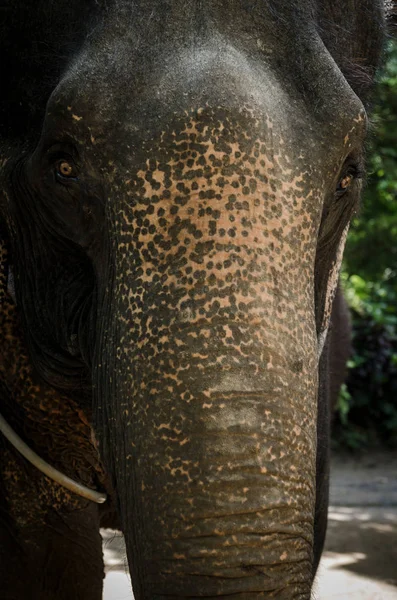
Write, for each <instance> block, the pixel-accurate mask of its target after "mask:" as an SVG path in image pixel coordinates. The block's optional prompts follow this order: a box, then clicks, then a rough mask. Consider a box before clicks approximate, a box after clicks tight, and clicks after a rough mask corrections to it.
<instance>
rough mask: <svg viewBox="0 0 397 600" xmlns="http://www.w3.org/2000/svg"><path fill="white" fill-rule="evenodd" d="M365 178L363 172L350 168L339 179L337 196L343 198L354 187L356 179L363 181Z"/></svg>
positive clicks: (354, 167) (356, 168)
mask: <svg viewBox="0 0 397 600" xmlns="http://www.w3.org/2000/svg"><path fill="white" fill-rule="evenodd" d="M362 177H363V173H362V170H361V169H360V168H358V167H356V166H350V167H349V168H348V169H347V170H346V171H345V172H344V173H343V175H342V177H341V178H340V179H339V182H338V185H337V187H336V195H337V196H338V197H339V196H342V195H343V194H345V193H346V192H347V190H348V189H349V188H350V187H351V186H352V184H353V183H354V181H355V180H356V179H361V178H362Z"/></svg>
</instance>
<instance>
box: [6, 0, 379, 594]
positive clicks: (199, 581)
mask: <svg viewBox="0 0 397 600" xmlns="http://www.w3.org/2000/svg"><path fill="white" fill-rule="evenodd" d="M94 4H95V5H94ZM63 9H64V6H63V3H60V5H59V7H58V9H57V10H58V11H62V10H63ZM69 10H70V13H69V15H68V17H67V18H65V20H64V21H65V30H67V24H70V23H71V22H73V18H74V14H75V13H74V12H73V11H74V4H73V3H71V6H70V7H69ZM84 10H86V9H84ZM76 14H78V11H76ZM65 17H66V13H65ZM60 22H61V23H62V19H60ZM80 23H81V25H80V27H81V29H86V30H87V31H88V33H89V35H88V37H86V38H85V39H84V37H85V33H84V35H83V34H82V38H81V42H80V43H79V44H77V43H75V44H74V48H73V49H74V53H73V54H72V56H71V57H70V58H69V60H68V61H67V64H66V66H64V70H63V74H62V76H61V78H60V80H59V83H58V84H57V85H56V86H54V89H53V92H52V94H51V97H50V98H49V100H48V104H47V107H46V109H45V114H44V115H42V116H43V127H42V131H41V134H40V135H37V139H36V137H35V135H36V130H35V128H34V124H35V121H34V119H33V117H32V119H33V121H32V123H33V125H32V133H31V134H30V135H29V136H28V137H29V140H28V143H27V144H26V146H24V145H23V144H21V143H20V142H21V140H22V139H23V137H22V135H21V136H20V138H19V140H17V142H16V141H15V139H11V138H12V136H11V135H9V134H8V133H7V124H6V123H5V124H4V129H5V131H6V133H5V135H4V137H5V138H6V141H5V142H4V144H3V156H4V157H6V158H7V159H10V160H8V162H7V165H6V167H5V175H4V180H3V181H4V183H3V189H4V190H5V193H4V194H3V200H2V205H0V206H1V210H2V212H3V214H4V219H5V221H6V223H7V237H8V238H9V244H10V247H11V249H12V253H13V270H14V274H15V285H16V294H17V302H18V305H19V306H20V308H21V312H22V316H23V323H24V330H25V334H26V337H27V340H28V344H29V347H30V352H31V357H32V360H33V362H34V364H35V367H36V369H37V371H38V372H39V373H40V374H41V376H42V377H43V378H44V379H45V380H46V381H47V382H49V383H50V385H52V386H54V387H56V388H57V389H60V390H62V391H64V392H68V393H70V394H72V395H73V397H75V398H78V399H79V401H80V402H81V405H82V406H83V407H86V410H87V411H90V410H91V408H92V419H93V430H94V432H95V436H96V438H97V440H98V442H99V449H100V455H101V458H102V459H103V461H104V463H105V465H106V468H107V470H108V472H109V473H110V475H111V477H112V480H113V484H114V487H115V489H116V490H117V495H118V510H119V515H120V519H121V525H122V529H123V531H124V534H125V537H126V543H127V553H128V561H129V565H130V569H131V573H132V581H133V588H134V593H135V598H136V599H137V600H140V599H143V598H147V599H153V598H181V597H184V598H187V597H189V598H196V597H197V598H198V597H206V598H214V597H217V596H223V597H233V598H242V599H243V598H244V599H248V598H285V599H288V600H290V599H292V598H293V599H298V598H299V599H308V598H309V597H310V594H311V589H312V583H313V577H314V574H315V570H316V567H317V564H318V560H319V557H320V554H321V549H322V545H323V540H324V533H325V524H326V509H327V464H328V459H327V446H328V421H329V417H328V410H327V406H328V402H329V398H328V391H327V390H328V375H327V371H328V348H327V343H326V336H327V330H328V325H329V318H330V313H331V305H332V299H333V295H334V293H335V289H336V284H337V276H338V270H339V266H340V259H341V255H342V252H343V245H344V238H345V235H346V231H347V227H348V224H349V221H350V219H351V217H352V215H353V213H354V211H355V209H356V207H357V203H358V199H359V193H360V188H361V185H360V178H361V176H362V175H361V173H362V162H363V159H362V153H363V143H364V139H365V134H366V127H367V119H366V113H365V107H366V104H367V100H368V92H369V89H370V87H371V83H372V78H373V74H374V72H375V69H376V66H377V63H378V60H379V54H380V48H381V43H382V35H381V32H382V23H383V9H382V6H381V4H380V3H379V4H378V3H377V2H376V1H369V0H364V1H360V2H355V1H353V0H347V1H346V0H344V1H343V2H342V1H341V0H338V1H336V2H335V0H333V1H332V2H331V1H328V0H323V1H320V0H319V1H317V2H315V1H313V2H311V1H307V0H305V1H303V2H299V3H291V2H281V1H269V2H265V1H263V2H259V1H258V2H254V1H252V2H241V3H240V2H237V1H236V2H235V1H229V2H222V1H221V0H212V1H211V2H210V1H208V2H207V0H202V1H201V2H193V1H190V0H184V1H183V2H179V0H175V1H173V2H166V1H161V0H159V1H156V2H136V3H131V2H116V1H114V0H111V1H108V2H107V3H106V6H105V3H102V2H99V3H93V6H92V14H91V13H90V10H88V9H87V14H85V15H84V19H83V18H82V19H81V21H80ZM59 31H60V30H59ZM62 33H63V35H65V36H66V35H67V33H65V31H63V32H62ZM77 37H78V36H77ZM10 45H11V46H12V43H11V42H10ZM30 75H31V74H29V76H30ZM32 77H33V76H32ZM38 97H40V94H39V92H38ZM30 137H31V138H32V141H30ZM10 148H11V150H10ZM65 165H66V166H65ZM69 167H70V169H69ZM324 344H325V349H324ZM92 389H93V395H92V405H91V406H90V404H91V403H90V401H89V400H88V399H89V398H90V393H91V390H92ZM317 407H318V410H317ZM65 597H69V596H67V594H66V596H65Z"/></svg>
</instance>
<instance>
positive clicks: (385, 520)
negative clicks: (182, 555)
mask: <svg viewBox="0 0 397 600" xmlns="http://www.w3.org/2000/svg"><path fill="white" fill-rule="evenodd" d="M330 496H331V497H330V500H331V506H330V510H329V524H328V533H327V540H326V547H325V551H324V554H323V558H322V561H321V565H320V568H319V572H318V576H317V578H316V582H315V586H314V588H313V600H343V599H346V600H397V452H394V453H372V454H370V455H367V456H361V457H359V458H351V457H346V456H335V457H333V459H332V468H331V494H330ZM103 536H104V554H105V562H106V568H107V575H106V579H105V587H104V596H103V598H104V600H132V599H133V595H132V592H131V584H130V579H129V575H128V574H127V570H128V569H127V565H126V556H125V549H124V544H123V539H122V536H120V534H118V533H115V532H111V531H110V530H107V531H104V532H103Z"/></svg>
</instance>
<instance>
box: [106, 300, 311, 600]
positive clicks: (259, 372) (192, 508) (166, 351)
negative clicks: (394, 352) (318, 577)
mask: <svg viewBox="0 0 397 600" xmlns="http://www.w3.org/2000/svg"><path fill="white" fill-rule="evenodd" d="M163 291H164V290H163ZM240 291H241V290H240ZM177 295H178V294H176V296H177ZM238 295H239V294H238V292H237V293H235V300H236V303H235V304H233V305H230V303H229V300H228V301H225V302H224V303H223V312H222V310H221V309H220V307H218V306H217V308H218V310H216V311H214V314H215V315H216V316H214V317H213V318H208V317H206V318H204V317H200V309H199V308H198V307H199V306H200V305H202V303H201V302H200V301H198V300H197V299H196V301H195V300H194V299H193V301H191V302H190V303H189V307H186V306H185V308H183V307H182V308H181V306H179V310H177V308H176V307H175V308H174V310H169V308H168V309H165V308H164V307H163V309H162V310H161V309H158V311H157V315H155V314H154V313H152V314H150V315H149V317H147V319H146V321H145V322H143V321H140V324H139V330H140V333H139V334H138V330H137V329H136V327H135V332H136V343H135V344H134V346H131V347H129V353H130V355H129V357H128V360H127V357H126V356H125V350H126V348H125V344H126V336H127V335H130V334H128V333H127V330H128V331H129V330H130V329H131V323H129V324H128V326H127V328H126V327H125V324H126V323H125V316H123V319H122V320H123V321H124V325H123V323H121V322H120V321H119V322H118V324H117V325H116V326H114V327H113V328H110V329H111V331H112V332H113V333H112V334H111V335H112V336H114V335H115V334H116V338H117V340H118V344H117V345H118V350H117V351H116V357H114V362H113V364H110V363H109V362H108V363H107V361H106V359H104V360H103V361H102V367H101V368H100V369H99V376H100V378H101V379H102V381H101V382H100V383H99V389H107V390H109V378H108V373H109V372H112V373H114V375H113V376H112V377H113V379H112V382H111V384H110V388H111V392H110V399H105V398H103V399H102V401H100V402H99V406H100V407H101V410H102V423H101V424H100V425H101V426H100V429H101V430H102V432H103V433H102V436H101V438H102V441H103V444H104V447H103V452H104V455H105V458H106V459H107V462H108V464H110V465H111V466H110V469H111V471H112V474H113V476H114V478H115V480H116V481H115V483H116V487H117V490H118V493H119V502H120V511H121V515H122V526H123V530H124V533H125V537H126V541H127V551H128V558H129V564H130V565H133V568H132V581H133V586H134V592H135V598H136V599H137V600H138V599H142V598H145V599H146V598H148V599H149V598H150V599H152V598H166V597H172V598H177V597H178V598H183V597H189V598H191V597H206V598H215V597H218V596H226V597H228V596H229V595H230V597H232V596H233V598H236V597H241V598H251V597H252V598H259V597H261V598H262V597H268V598H271V597H277V598H286V599H288V600H291V599H292V598H294V599H295V598H302V599H303V598H304V599H308V598H310V589H311V583H312V581H311V578H312V560H313V558H312V546H313V513H314V503H315V452H316V448H315V440H316V432H315V422H316V408H315V405H316V391H315V390H316V381H315V377H314V376H313V375H311V374H312V373H315V371H316V369H315V366H314V365H313V360H314V359H313V356H314V352H310V349H309V350H308V349H307V348H306V349H305V348H304V347H303V346H302V347H301V348H299V347H297V345H296V339H294V338H293V336H292V335H291V334H289V333H288V332H284V334H282V333H281V332H280V330H279V331H278V332H277V335H276V332H275V330H274V329H273V330H272V329H271V328H270V326H269V324H268V323H267V321H266V319H264V318H262V319H261V318H259V317H258V316H257V318H255V317H254V318H252V319H249V315H250V314H251V317H252V314H253V313H255V312H257V313H258V312H260V311H258V310H257V311H255V305H256V308H257V309H258V308H259V305H258V302H256V303H255V302H252V303H251V304H253V305H254V306H251V312H250V311H248V310H247V309H245V311H246V314H242V311H241V310H239V306H238V305H239V304H240V309H243V307H242V306H241V303H239V302H238V298H237V296H238ZM244 300H245V303H246V304H249V302H247V299H246V298H245V299H244ZM165 301H167V302H169V301H170V298H168V299H165ZM174 302H178V300H177V298H174ZM160 305H161V303H160ZM164 306H165V302H164ZM233 307H234V311H233ZM116 312H117V311H116ZM138 312H139V311H138ZM119 314H121V311H119ZM206 314H207V315H208V311H206ZM232 315H234V317H233V318H232ZM120 318H121V317H120ZM112 339H113V340H114V339H115V338H114V337H112ZM109 341H110V340H108V342H107V343H105V347H106V348H109V347H110V346H111V345H113V346H114V342H113V343H109ZM120 348H123V350H122V351H121V350H120ZM313 348H314V346H313V344H312V349H313ZM104 427H105V429H106V431H104Z"/></svg>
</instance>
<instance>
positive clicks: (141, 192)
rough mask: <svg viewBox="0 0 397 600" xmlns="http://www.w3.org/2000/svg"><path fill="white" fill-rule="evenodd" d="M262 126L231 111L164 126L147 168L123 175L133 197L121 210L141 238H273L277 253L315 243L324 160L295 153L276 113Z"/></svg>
mask: <svg viewBox="0 0 397 600" xmlns="http://www.w3.org/2000/svg"><path fill="white" fill-rule="evenodd" d="M198 114H199V115H200V111H198ZM256 125H257V126H256V127H255V126H254V127H253V128H250V129H248V128H246V129H244V128H243V126H241V125H239V124H236V123H233V122H231V120H230V119H229V118H228V117H227V116H226V115H225V116H224V120H215V119H213V120H212V121H211V120H209V119H208V117H206V118H205V120H203V121H200V120H198V121H195V120H193V119H191V120H189V121H188V122H187V123H186V124H185V126H184V127H183V128H181V129H180V130H179V131H175V130H172V131H168V132H166V133H165V132H163V133H162V135H161V137H160V140H159V142H158V144H157V146H156V147H155V148H151V149H150V151H149V152H148V157H147V158H146V161H145V164H144V167H143V168H140V169H139V170H138V172H137V173H136V176H135V177H133V178H128V179H126V181H125V182H124V183H125V185H126V188H127V192H126V195H127V198H129V199H130V200H132V201H131V202H128V203H127V207H126V210H125V211H122V215H123V219H124V220H125V221H127V222H128V225H129V226H131V231H133V232H134V234H133V235H134V237H135V238H136V237H137V236H139V239H140V241H141V242H143V243H144V242H145V241H146V242H147V243H149V242H150V241H152V239H153V233H154V232H156V234H157V236H156V239H157V243H158V244H160V245H161V244H162V243H163V244H164V243H166V244H167V245H171V247H172V246H176V245H178V246H179V245H180V244H181V242H182V241H183V240H187V239H190V243H194V241H197V240H200V239H201V240H208V241H211V240H213V241H215V240H216V241H218V242H222V243H227V242H232V243H234V244H237V245H240V246H244V244H246V243H247V241H248V242H249V244H250V247H251V248H253V247H263V244H264V242H265V241H266V240H265V239H264V238H269V237H272V238H273V239H272V248H273V249H274V250H275V253H276V254H277V249H281V246H283V247H284V249H285V250H288V249H290V250H292V251H293V250H296V249H297V248H298V247H299V249H300V251H301V252H302V250H303V247H304V245H305V244H306V243H307V244H308V245H310V247H312V246H313V237H314V236H313V234H314V233H315V231H316V227H317V222H318V216H319V213H320V210H321V200H322V195H323V193H324V177H323V175H322V172H321V165H319V164H317V165H316V164H315V162H316V161H315V160H311V161H309V159H308V157H307V156H306V158H304V155H303V153H302V154H299V152H296V149H295V157H294V158H292V156H293V149H292V148H291V144H290V143H288V142H286V140H285V139H283V137H282V136H281V135H278V136H277V135H276V133H275V132H274V130H273V125H272V123H271V122H270V121H269V120H267V122H266V123H265V124H263V123H262V124H260V126H258V124H256ZM142 220H143V221H144V223H143V221H142ZM141 222H142V224H143V226H142V227H141V226H140V223H141ZM126 235H127V236H128V235H129V234H128V233H127V234H126ZM267 243H268V242H267Z"/></svg>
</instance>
